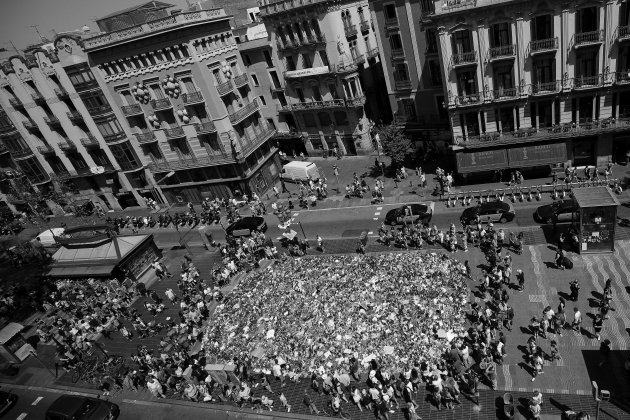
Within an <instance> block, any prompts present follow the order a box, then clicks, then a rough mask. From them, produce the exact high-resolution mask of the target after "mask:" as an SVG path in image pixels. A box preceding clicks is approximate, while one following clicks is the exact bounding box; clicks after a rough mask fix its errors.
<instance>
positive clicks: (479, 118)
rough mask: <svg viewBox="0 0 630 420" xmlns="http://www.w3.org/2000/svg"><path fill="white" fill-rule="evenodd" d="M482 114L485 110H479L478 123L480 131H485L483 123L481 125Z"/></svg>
mask: <svg viewBox="0 0 630 420" xmlns="http://www.w3.org/2000/svg"><path fill="white" fill-rule="evenodd" d="M481 114H483V111H478V112H477V123H478V124H479V133H485V130H484V129H483V127H484V126H483V125H481V118H482V116H481Z"/></svg>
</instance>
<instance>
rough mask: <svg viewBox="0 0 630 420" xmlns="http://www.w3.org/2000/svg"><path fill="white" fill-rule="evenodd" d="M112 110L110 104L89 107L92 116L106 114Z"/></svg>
mask: <svg viewBox="0 0 630 420" xmlns="http://www.w3.org/2000/svg"><path fill="white" fill-rule="evenodd" d="M108 112H112V107H110V106H109V105H101V106H97V107H94V108H88V113H89V114H90V115H92V116H96V115H102V114H106V113H108Z"/></svg>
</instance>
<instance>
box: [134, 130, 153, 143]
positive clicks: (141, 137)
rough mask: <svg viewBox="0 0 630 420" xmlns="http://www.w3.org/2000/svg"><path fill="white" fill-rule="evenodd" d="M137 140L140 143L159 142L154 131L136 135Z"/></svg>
mask: <svg viewBox="0 0 630 420" xmlns="http://www.w3.org/2000/svg"><path fill="white" fill-rule="evenodd" d="M134 136H136V139H138V143H153V142H155V141H157V138H155V134H154V133H153V131H142V132H140V133H134Z"/></svg>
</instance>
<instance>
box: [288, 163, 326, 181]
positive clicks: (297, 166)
mask: <svg viewBox="0 0 630 420" xmlns="http://www.w3.org/2000/svg"><path fill="white" fill-rule="evenodd" d="M309 176H310V178H311V179H312V180H313V181H317V180H318V179H319V169H318V168H317V165H315V164H314V163H313V162H299V161H293V162H289V163H287V164H286V165H284V166H283V167H282V172H281V173H280V177H281V178H282V179H284V180H285V181H307V180H308V178H309Z"/></svg>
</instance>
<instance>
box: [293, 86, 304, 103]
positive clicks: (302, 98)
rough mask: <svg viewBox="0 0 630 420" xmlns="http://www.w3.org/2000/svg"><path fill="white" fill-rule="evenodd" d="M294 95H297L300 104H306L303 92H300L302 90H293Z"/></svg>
mask: <svg viewBox="0 0 630 420" xmlns="http://www.w3.org/2000/svg"><path fill="white" fill-rule="evenodd" d="M295 94H296V95H297V97H298V99H299V100H300V102H306V101H305V100H304V91H303V90H302V88H295Z"/></svg>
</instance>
